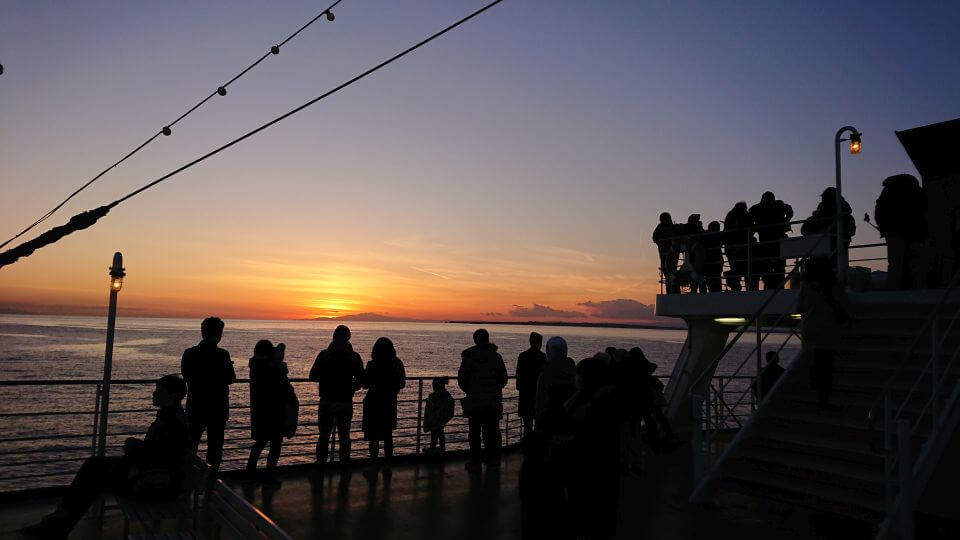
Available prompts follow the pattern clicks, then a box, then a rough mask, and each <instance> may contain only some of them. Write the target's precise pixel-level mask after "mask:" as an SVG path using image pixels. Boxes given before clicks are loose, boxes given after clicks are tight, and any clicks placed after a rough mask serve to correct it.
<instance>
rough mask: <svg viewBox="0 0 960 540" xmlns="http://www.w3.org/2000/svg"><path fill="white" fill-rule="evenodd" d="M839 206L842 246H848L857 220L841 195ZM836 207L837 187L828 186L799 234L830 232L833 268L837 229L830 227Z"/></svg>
mask: <svg viewBox="0 0 960 540" xmlns="http://www.w3.org/2000/svg"><path fill="white" fill-rule="evenodd" d="M840 207H841V216H842V219H843V237H844V246H845V247H849V246H850V240H851V239H852V238H853V235H854V234H856V232H857V221H856V220H855V219H854V218H853V210H852V209H851V208H850V205H849V204H847V200H846V199H844V198H842V197H841V199H840ZM836 208H837V188H834V187H828V188H827V189H825V190H823V193H821V194H820V204H818V205H817V208H816V210H814V211H813V213H812V214H810V217H808V218H807V220H806V221H804V222H803V225H802V226H801V227H800V234H802V235H804V236H814V235H819V234H824V233H827V232H829V233H830V235H829V236H830V251H831V252H832V253H833V256H832V257H831V261H832V265H833V267H834V268H836V267H837V253H836V249H837V231H836V229H835V228H832V227H833V225H834V222H835V221H836V215H837V212H836ZM820 247H823V246H820Z"/></svg>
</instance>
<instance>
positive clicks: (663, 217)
mask: <svg viewBox="0 0 960 540" xmlns="http://www.w3.org/2000/svg"><path fill="white" fill-rule="evenodd" d="M660 223H663V224H664V225H673V217H671V216H670V212H664V213H662V214H660Z"/></svg>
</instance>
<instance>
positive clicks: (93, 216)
mask: <svg viewBox="0 0 960 540" xmlns="http://www.w3.org/2000/svg"><path fill="white" fill-rule="evenodd" d="M500 2H503V0H494V1H493V2H490V3H489V4H487V5H485V6H483V7H482V8H480V9H478V10H477V11H474V12H473V13H471V14H469V15H467V16H466V17H464V18H462V19H460V20H459V21H457V22H455V23H453V24H451V25H450V26H447V27H446V28H444V29H443V30H440V31H439V32H436V33H435V34H433V35H431V36H429V37H427V38H426V39H424V40H423V41H420V42H419V43H417V44H415V45H412V46H411V47H409V48H407V49H405V50H403V51H402V52H399V53H397V54H395V55H393V56H391V57H390V58H388V59H386V60H384V61H383V62H380V63H379V64H377V65H376V66H373V67H372V68H370V69H368V70H366V71H364V72H363V73H361V74H359V75H357V76H356V77H354V78H352V79H350V80H348V81H347V82H344V83H342V84H340V85H339V86H337V87H335V88H333V89H332V90H328V91H327V92H324V93H323V94H321V95H319V96H317V97H315V98H313V99H311V100H310V101H308V102H306V103H304V104H303V105H300V106H299V107H297V108H295V109H293V110H291V111H289V112H286V113H284V114H282V115H280V116H278V117H276V118H274V119H273V120H271V121H269V122H267V123H266V124H263V125H261V126H260V127H258V128H256V129H254V130H252V131H249V132H247V133H245V134H243V135H241V136H240V137H237V138H236V139H233V140H232V141H230V142H228V143H226V144H224V145H223V146H220V147H219V148H216V149H214V150H212V151H210V152H207V153H206V154H204V155H202V156H200V157H198V158H197V159H195V160H193V161H191V162H189V163H187V164H186V165H183V166H181V167H179V168H177V169H175V170H173V171H170V172H169V173H167V174H165V175H163V176H161V177H160V178H157V179H156V180H154V181H152V182H150V183H149V184H146V185H144V186H143V187H141V188H139V189H137V190H134V191H132V192H130V193H128V194H126V195H124V196H123V197H121V198H119V199H117V200H115V201H113V202H112V203H110V204H107V205H104V206H100V207H98V208H95V209H93V210H88V211H86V212H82V213H80V214H77V215H75V216H73V217H72V218H70V221H69V222H68V223H66V224H65V225H60V226H58V227H54V228H53V229H50V230H49V231H47V232H45V233H43V234H41V235H40V236H38V237H37V238H34V239H33V240H29V241H27V242H24V243H23V244H20V245H19V246H17V247H15V248H13V249H9V250H7V251H4V252H3V253H0V268H3V267H4V266H7V265H9V264H12V263H14V262H16V261H17V260H18V259H19V258H21V257H26V256H28V255H30V254H32V253H33V252H34V251H36V250H37V249H40V248H42V247H44V246H47V245H50V244H52V243H54V242H57V241H58V240H60V239H61V238H63V237H64V236H66V235H68V234H70V233H73V232H76V231H79V230H82V229H86V228H87V227H90V226H91V225H93V224H94V223H96V222H97V220H99V219H100V218H102V217H103V216H105V215H107V213H108V212H109V211H110V210H112V209H113V208H114V207H115V206H117V205H119V204H120V203H123V202H125V201H127V200H128V199H130V198H132V197H134V196H136V195H139V194H140V193H143V192H144V191H146V190H148V189H150V188H152V187H153V186H155V185H157V184H159V183H160V182H163V181H164V180H167V179H168V178H170V177H172V176H174V175H177V174H179V173H181V172H183V171H185V170H187V169H189V168H190V167H193V166H194V165H196V164H198V163H200V162H202V161H204V160H206V159H208V158H211V157H213V156H215V155H217V154H219V153H220V152H222V151H224V150H226V149H227V148H230V147H231V146H233V145H235V144H237V143H239V142H241V141H243V140H245V139H248V138H249V137H252V136H254V135H256V134H257V133H260V132H261V131H263V130H265V129H267V128H269V127H271V126H273V125H274V124H276V123H278V122H280V121H282V120H285V119H287V118H289V117H290V116H293V115H294V114H296V113H298V112H300V111H302V110H304V109H306V108H307V107H310V106H311V105H314V104H315V103H317V102H318V101H320V100H322V99H324V98H326V97H328V96H330V95H332V94H335V93H337V92H339V91H340V90H343V89H344V88H346V87H348V86H350V85H351V84H353V83H355V82H357V81H359V80H360V79H363V78H365V77H366V76H368V75H370V74H372V73H374V72H376V71H378V70H380V69H381V68H383V67H386V66H388V65H390V64H392V63H393V62H395V61H397V60H399V59H400V58H403V57H404V56H406V55H408V54H410V53H412V52H413V51H415V50H417V49H419V48H420V47H423V46H424V45H426V44H427V43H430V42H431V41H433V40H434V39H437V38H438V37H440V36H442V35H444V34H446V33H447V32H449V31H451V30H453V29H454V28H457V27H458V26H460V25H461V24H463V23H465V22H467V21H469V20H470V19H473V18H474V17H476V16H477V15H480V14H481V13H483V12H485V11H487V10H488V9H490V8H492V7H493V6H495V5H497V4H499V3H500Z"/></svg>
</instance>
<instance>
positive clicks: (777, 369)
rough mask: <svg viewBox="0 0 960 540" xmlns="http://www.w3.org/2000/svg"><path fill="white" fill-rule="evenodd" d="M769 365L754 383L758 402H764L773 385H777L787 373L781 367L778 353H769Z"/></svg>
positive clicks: (754, 391) (767, 356) (767, 355)
mask: <svg viewBox="0 0 960 540" xmlns="http://www.w3.org/2000/svg"><path fill="white" fill-rule="evenodd" d="M766 358H767V365H766V366H764V368H763V370H762V371H761V372H760V375H759V376H758V377H757V378H756V379H755V380H754V381H753V393H754V394H755V395H756V396H757V401H761V400H763V398H764V396H766V395H767V394H768V393H769V392H770V389H771V388H773V385H775V384H777V381H778V380H780V376H781V375H783V373H784V372H785V371H786V370H785V369H783V367H781V366H780V355H779V354H777V351H767V354H766Z"/></svg>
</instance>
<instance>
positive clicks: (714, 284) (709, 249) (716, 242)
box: [700, 221, 723, 292]
mask: <svg viewBox="0 0 960 540" xmlns="http://www.w3.org/2000/svg"><path fill="white" fill-rule="evenodd" d="M700 243H701V244H702V245H703V249H704V255H705V258H706V260H705V262H704V265H703V274H704V278H705V281H706V286H707V290H708V291H709V292H720V291H722V290H723V234H722V233H721V232H720V222H719V221H711V222H710V224H709V225H707V234H705V235H703V236H702V237H701V239H700Z"/></svg>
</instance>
